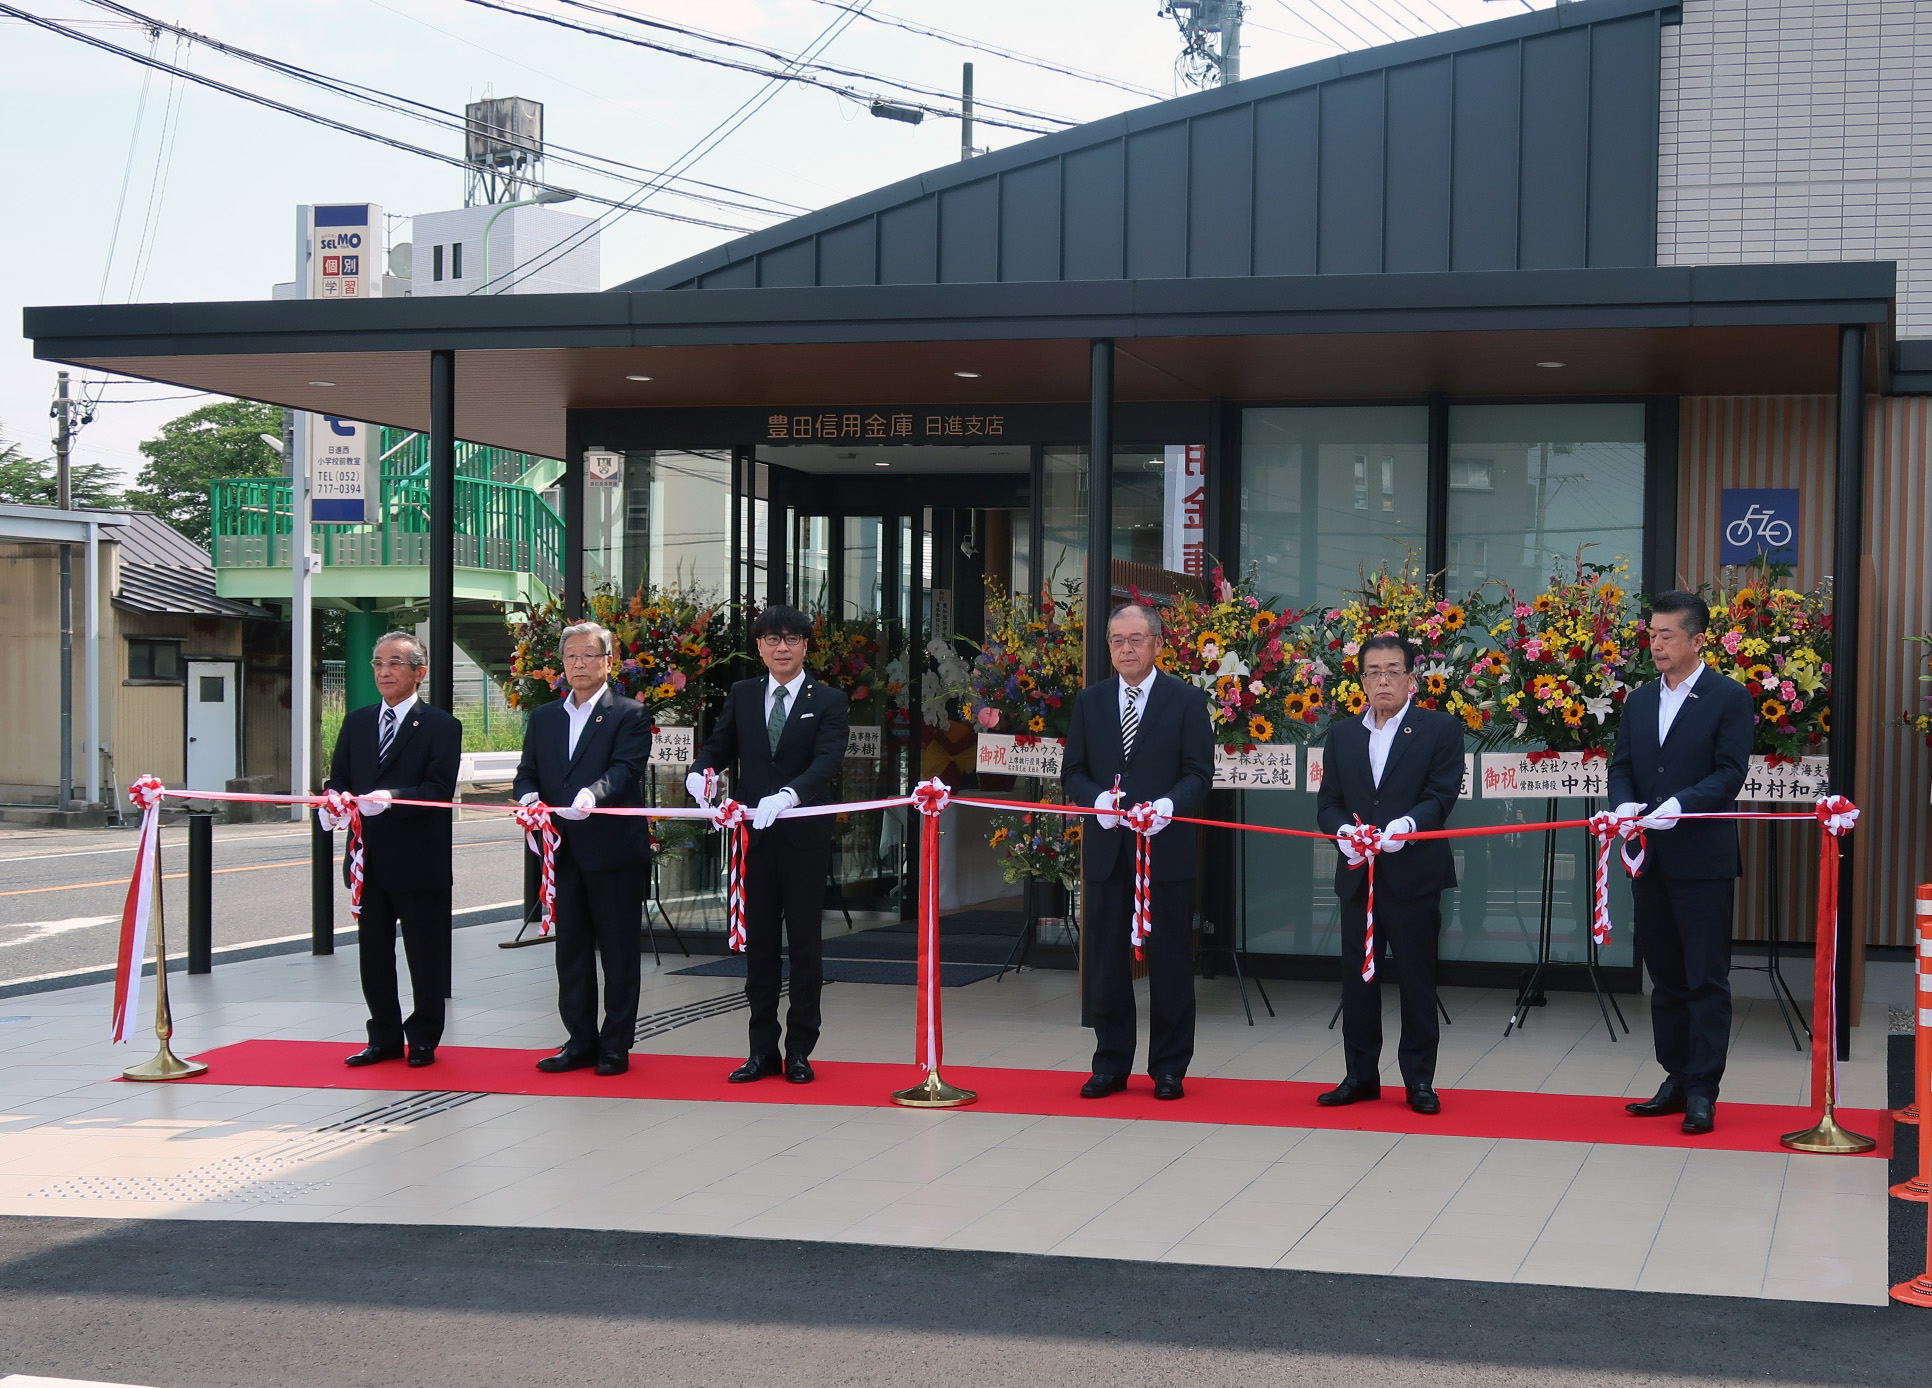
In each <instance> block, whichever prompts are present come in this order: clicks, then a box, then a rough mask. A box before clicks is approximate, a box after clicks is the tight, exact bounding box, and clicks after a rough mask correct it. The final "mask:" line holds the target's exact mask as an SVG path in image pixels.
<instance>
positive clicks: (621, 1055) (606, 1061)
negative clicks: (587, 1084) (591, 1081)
mask: <svg viewBox="0 0 1932 1388" xmlns="http://www.w3.org/2000/svg"><path fill="white" fill-rule="evenodd" d="M630 1068H631V1053H630V1052H629V1051H606V1052H604V1054H602V1055H600V1056H598V1057H597V1073H598V1074H600V1075H621V1074H623V1073H624V1072H625V1071H626V1070H628V1069H630Z"/></svg>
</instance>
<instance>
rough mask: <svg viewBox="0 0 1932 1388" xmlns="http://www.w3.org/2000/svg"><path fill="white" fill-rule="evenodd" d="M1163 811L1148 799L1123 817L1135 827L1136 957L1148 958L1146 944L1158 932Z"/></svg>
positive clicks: (1131, 928) (1131, 937)
mask: <svg viewBox="0 0 1932 1388" xmlns="http://www.w3.org/2000/svg"><path fill="white" fill-rule="evenodd" d="M1159 820H1160V814H1159V813H1158V812H1157V811H1156V810H1155V809H1154V807H1153V806H1152V805H1150V804H1148V803H1147V802H1146V801H1145V800H1143V801H1141V803H1140V804H1138V805H1136V806H1134V807H1133V808H1132V809H1131V810H1129V811H1127V813H1126V814H1124V815H1122V816H1121V817H1120V822H1121V823H1122V824H1123V825H1125V826H1126V827H1127V828H1129V829H1132V830H1133V831H1134V909H1133V912H1132V914H1131V915H1130V916H1129V917H1128V924H1127V939H1128V941H1129V942H1130V943H1131V944H1132V945H1133V947H1134V958H1136V959H1145V958H1146V957H1147V955H1146V951H1145V949H1144V948H1143V947H1144V946H1145V945H1146V943H1147V937H1148V936H1149V935H1151V934H1153V933H1154V886H1153V881H1152V877H1153V871H1152V858H1153V830H1154V826H1155V824H1156V823H1158V822H1159Z"/></svg>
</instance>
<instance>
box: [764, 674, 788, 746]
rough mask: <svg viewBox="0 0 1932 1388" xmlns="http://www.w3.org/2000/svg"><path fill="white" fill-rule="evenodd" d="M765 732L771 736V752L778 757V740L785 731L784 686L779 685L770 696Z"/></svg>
mask: <svg viewBox="0 0 1932 1388" xmlns="http://www.w3.org/2000/svg"><path fill="white" fill-rule="evenodd" d="M765 731H766V732H767V733H769V734H770V735H771V752H772V755H773V756H777V755H778V739H779V736H780V735H781V734H782V733H783V732H784V731H785V686H784V685H782V684H781V685H779V686H778V692H777V693H776V694H774V695H772V700H771V717H770V718H768V719H766V720H765Z"/></svg>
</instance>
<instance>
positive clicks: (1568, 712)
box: [1563, 699, 1584, 728]
mask: <svg viewBox="0 0 1932 1388" xmlns="http://www.w3.org/2000/svg"><path fill="white" fill-rule="evenodd" d="M1583 714H1584V708H1583V705H1582V704H1580V703H1578V702H1577V701H1576V700H1574V699H1572V700H1570V702H1569V703H1567V704H1565V705H1563V721H1564V723H1565V724H1567V725H1568V726H1570V727H1572V728H1580V727H1582V726H1583Z"/></svg>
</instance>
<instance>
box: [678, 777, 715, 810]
mask: <svg viewBox="0 0 1932 1388" xmlns="http://www.w3.org/2000/svg"><path fill="white" fill-rule="evenodd" d="M684 790H685V793H686V794H687V795H689V796H690V797H691V800H692V803H693V804H697V805H701V806H703V807H704V808H705V809H707V810H708V809H710V808H711V796H710V794H709V793H708V787H707V786H706V785H705V773H704V772H702V771H693V772H692V773H691V774H690V775H688V776H686V777H685V778H684Z"/></svg>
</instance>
